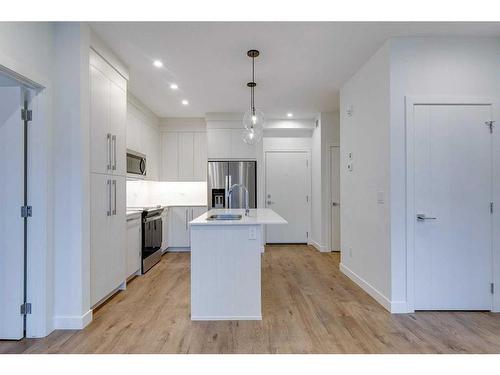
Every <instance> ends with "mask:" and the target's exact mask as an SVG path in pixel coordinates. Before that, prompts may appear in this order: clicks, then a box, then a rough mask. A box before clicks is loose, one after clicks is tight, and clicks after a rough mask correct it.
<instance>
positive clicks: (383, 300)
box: [340, 263, 392, 312]
mask: <svg viewBox="0 0 500 375" xmlns="http://www.w3.org/2000/svg"><path fill="white" fill-rule="evenodd" d="M340 271H341V272H342V273H343V274H344V275H346V276H347V277H348V278H350V279H351V280H352V281H354V282H355V283H356V284H357V285H359V287H360V288H361V289H363V290H364V291H365V292H366V293H368V294H369V295H370V296H371V297H373V299H375V301H377V302H378V303H380V304H381V305H382V306H383V307H384V308H385V309H386V310H387V311H389V312H392V311H391V301H390V300H389V299H388V298H387V297H386V296H384V295H383V294H382V293H380V292H379V291H378V290H377V289H376V288H375V287H374V286H372V285H371V284H370V283H368V282H367V281H366V280H365V279H363V278H362V277H361V276H358V275H357V274H356V273H355V272H354V271H352V270H351V269H349V268H348V267H347V266H345V265H344V264H343V263H340Z"/></svg>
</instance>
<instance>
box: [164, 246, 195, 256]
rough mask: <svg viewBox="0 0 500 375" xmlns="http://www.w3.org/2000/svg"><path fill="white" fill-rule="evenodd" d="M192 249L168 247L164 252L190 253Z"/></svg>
mask: <svg viewBox="0 0 500 375" xmlns="http://www.w3.org/2000/svg"><path fill="white" fill-rule="evenodd" d="M190 251H191V248H190V247H167V250H165V251H164V252H163V254H165V253H187V252H190Z"/></svg>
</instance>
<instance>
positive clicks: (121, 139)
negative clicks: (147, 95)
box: [90, 51, 127, 176]
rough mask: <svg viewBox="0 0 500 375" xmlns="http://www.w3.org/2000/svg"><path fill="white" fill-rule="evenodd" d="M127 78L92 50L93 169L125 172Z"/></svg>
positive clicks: (117, 172)
mask: <svg viewBox="0 0 500 375" xmlns="http://www.w3.org/2000/svg"><path fill="white" fill-rule="evenodd" d="M126 90H127V81H126V80H125V78H123V77H122V76H120V75H119V74H118V73H117V72H116V71H115V70H114V69H113V68H112V67H111V66H110V65H109V64H108V63H107V62H106V61H104V60H103V59H102V58H101V57H100V56H99V55H97V54H96V53H95V52H93V51H91V52H90V141H91V152H90V171H91V172H93V173H109V174H114V175H121V176H123V175H125V171H126V167H125V163H126V150H125V148H126V116H127V92H126Z"/></svg>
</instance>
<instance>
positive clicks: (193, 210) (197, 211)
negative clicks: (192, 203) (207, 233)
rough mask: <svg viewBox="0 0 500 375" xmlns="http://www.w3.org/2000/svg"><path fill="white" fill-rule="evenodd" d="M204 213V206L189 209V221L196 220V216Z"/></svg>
mask: <svg viewBox="0 0 500 375" xmlns="http://www.w3.org/2000/svg"><path fill="white" fill-rule="evenodd" d="M205 212H207V207H206V206H199V207H191V213H192V215H191V220H194V219H196V218H197V217H198V216H201V215H203V214H204V213H205Z"/></svg>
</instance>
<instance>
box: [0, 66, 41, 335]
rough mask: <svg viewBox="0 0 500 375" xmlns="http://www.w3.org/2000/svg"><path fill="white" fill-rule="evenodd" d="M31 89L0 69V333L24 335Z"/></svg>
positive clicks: (28, 304) (26, 309)
mask: <svg viewBox="0 0 500 375" xmlns="http://www.w3.org/2000/svg"><path fill="white" fill-rule="evenodd" d="M34 93H35V91H34V89H33V88H32V87H29V86H27V85H26V84H24V83H23V82H21V81H19V80H17V79H15V78H13V77H11V76H10V75H8V74H4V73H3V72H1V71H0V170H1V171H2V176H3V178H2V183H0V339H4V340H19V339H22V338H23V337H25V336H26V322H27V316H28V315H29V314H30V313H31V304H30V303H29V301H28V289H27V288H28V283H27V278H28V257H27V253H28V224H29V218H30V217H31V215H32V209H31V206H30V203H29V198H30V197H29V196H28V152H29V149H28V137H29V123H30V121H31V119H32V111H31V102H32V98H33V96H34Z"/></svg>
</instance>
